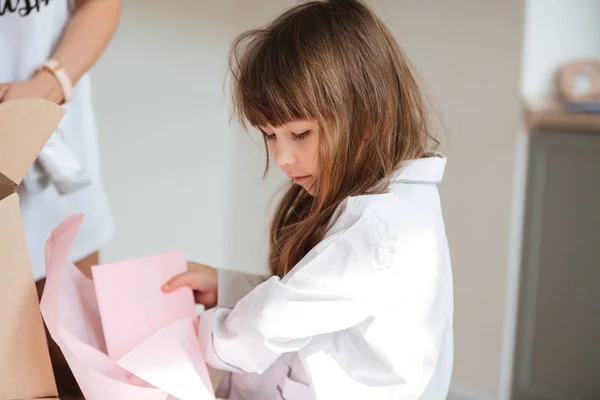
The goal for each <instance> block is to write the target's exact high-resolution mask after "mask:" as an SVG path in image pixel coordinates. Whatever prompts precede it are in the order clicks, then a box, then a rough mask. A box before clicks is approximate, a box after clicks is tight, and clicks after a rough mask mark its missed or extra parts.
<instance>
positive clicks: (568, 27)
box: [521, 0, 600, 97]
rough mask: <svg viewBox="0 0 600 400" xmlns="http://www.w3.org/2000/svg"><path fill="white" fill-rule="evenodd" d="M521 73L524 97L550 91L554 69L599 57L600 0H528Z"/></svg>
mask: <svg viewBox="0 0 600 400" xmlns="http://www.w3.org/2000/svg"><path fill="white" fill-rule="evenodd" d="M526 16H527V23H526V25H525V42H524V51H523V76H522V84H521V91H522V93H523V94H524V95H525V96H526V97H537V96H541V95H544V94H548V93H552V92H553V75H554V71H555V69H556V68H558V67H559V66H560V65H561V64H563V63H565V62H567V61H570V60H571V59H586V58H593V59H598V58H600V0H569V1H565V0H528V1H527V9H526Z"/></svg>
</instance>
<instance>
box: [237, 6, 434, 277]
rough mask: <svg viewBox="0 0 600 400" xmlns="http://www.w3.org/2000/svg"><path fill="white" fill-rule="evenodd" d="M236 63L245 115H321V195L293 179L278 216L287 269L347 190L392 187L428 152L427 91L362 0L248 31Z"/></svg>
mask: <svg viewBox="0 0 600 400" xmlns="http://www.w3.org/2000/svg"><path fill="white" fill-rule="evenodd" d="M230 67H231V72H232V84H233V86H232V89H233V93H232V95H233V104H234V112H235V115H236V116H237V117H238V118H239V119H240V121H241V122H242V123H243V124H244V123H245V121H247V122H249V123H250V124H251V125H253V126H266V125H268V124H271V125H273V126H280V125H283V124H285V123H287V122H290V121H293V120H298V119H311V120H316V121H317V122H318V124H319V175H318V179H317V183H316V185H317V188H316V192H315V196H314V197H313V196H311V195H310V194H309V193H307V192H306V190H304V189H303V188H302V187H300V186H297V185H292V186H291V187H289V189H288V190H287V192H286V193H285V194H284V196H283V198H282V199H281V202H280V203H279V206H278V208H277V211H276V213H275V217H274V219H273V222H272V225H271V233H270V245H271V247H270V255H269V267H270V269H271V272H272V273H273V274H274V275H278V276H280V277H283V276H284V275H285V274H287V273H288V272H289V271H290V270H291V269H292V268H293V267H294V265H296V263H298V261H300V260H301V259H302V258H303V257H304V256H305V255H306V253H308V251H309V250H310V249H311V248H313V247H314V246H315V245H316V244H317V243H318V242H319V241H320V240H322V238H323V236H324V234H325V233H326V231H327V229H328V227H329V224H330V222H331V221H330V220H331V217H332V215H333V212H334V211H335V209H336V208H337V207H338V205H340V203H341V202H342V201H343V200H344V199H346V198H347V197H349V196H357V195H362V194H374V193H382V192H385V191H386V189H387V186H388V185H389V178H390V176H391V174H392V173H393V171H394V170H395V169H396V168H398V167H399V166H400V164H401V163H402V162H404V161H407V160H410V159H416V158H420V157H422V156H423V155H424V154H425V152H426V149H427V146H428V145H429V144H430V141H429V139H430V134H429V128H428V119H427V115H426V110H425V107H424V101H423V97H422V95H421V92H420V90H419V87H418V84H417V81H416V79H415V77H414V75H413V73H412V71H411V68H410V66H409V63H408V61H407V59H406V57H405V55H404V53H403V52H402V50H401V49H400V47H399V46H398V44H397V43H396V40H395V39H394V37H393V35H392V33H391V32H390V31H389V30H388V29H387V28H386V27H385V25H384V24H383V22H382V21H381V20H380V19H379V18H378V17H377V16H376V15H375V13H374V12H373V11H371V10H370V9H369V8H368V7H367V6H366V5H365V4H364V3H362V2H361V1H358V0H345V1H328V2H327V1H311V2H308V3H305V4H301V5H298V6H295V7H293V8H291V9H289V10H287V11H286V12H284V13H283V14H282V15H281V16H279V17H278V18H277V19H275V20H274V21H273V22H271V23H270V24H268V25H267V26H265V27H263V28H260V29H255V30H251V31H248V32H245V33H243V34H242V35H241V36H239V37H238V38H237V39H236V40H235V42H234V44H233V46H232V48H231V52H230ZM265 146H266V142H265ZM268 167H269V157H268V155H267V165H266V170H267V169H268ZM266 170H265V172H266Z"/></svg>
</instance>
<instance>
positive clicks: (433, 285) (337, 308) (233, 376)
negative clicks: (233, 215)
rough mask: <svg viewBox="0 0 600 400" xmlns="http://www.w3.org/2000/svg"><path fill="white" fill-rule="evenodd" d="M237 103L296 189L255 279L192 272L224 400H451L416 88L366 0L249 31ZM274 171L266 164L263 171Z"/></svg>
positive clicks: (195, 267)
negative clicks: (264, 271) (264, 272)
mask: <svg viewBox="0 0 600 400" xmlns="http://www.w3.org/2000/svg"><path fill="white" fill-rule="evenodd" d="M231 55H232V56H231V68H232V72H233V74H232V78H233V100H234V105H235V110H236V111H237V115H238V116H239V117H240V119H241V120H242V121H247V122H248V123H249V124H251V125H252V126H254V127H256V128H258V129H260V131H262V134H263V135H264V139H265V143H266V144H267V146H268V151H269V152H270V153H271V155H272V157H273V159H274V160H275V162H276V164H277V166H279V167H280V168H281V169H282V170H283V171H284V172H285V173H286V174H287V175H288V176H289V177H290V179H291V181H292V183H291V185H290V187H289V189H288V190H287V192H286V193H285V195H284V196H283V199H282V200H281V202H280V204H279V207H278V209H277V212H276V213H275V217H274V219H273V223H272V226H271V234H270V243H271V247H270V257H269V267H270V270H271V274H272V276H271V277H269V278H261V277H258V276H251V275H247V274H241V273H233V272H228V271H222V270H219V271H218V272H217V271H216V270H215V269H213V268H210V267H208V266H205V265H201V264H196V263H190V264H189V271H188V272H187V273H184V274H182V275H179V276H177V277H175V278H174V279H173V280H171V281H170V282H168V283H167V284H166V285H165V287H164V290H165V291H167V292H170V291H174V290H176V289H178V288H179V287H181V286H189V287H191V288H192V289H194V290H195V291H196V298H197V301H198V302H199V303H202V304H204V305H205V306H207V307H208V308H211V307H214V306H216V308H212V309H211V310H209V311H206V312H204V313H203V314H201V316H200V323H199V329H198V332H199V340H200V341H201V343H202V345H203V347H204V348H205V357H206V360H207V362H208V363H209V364H210V365H211V366H212V367H214V368H217V369H222V370H227V371H230V372H231V373H230V374H228V375H227V376H226V377H225V379H224V381H223V383H222V384H221V386H220V387H219V388H218V390H217V396H218V397H221V398H224V399H229V400H241V399H245V400H246V399H250V400H253V399H256V400H275V399H277V400H281V399H285V400H300V399H318V400H350V399H360V400H384V399H432V400H441V399H445V398H446V395H447V392H448V387H449V382H450V376H451V372H452V360H453V338H452V314H453V294H452V272H451V268H450V256H449V251H448V244H447V239H446V234H445V227H444V221H443V217H442V211H441V208H440V199H439V195H438V190H437V187H436V185H437V184H438V183H439V182H440V181H441V179H442V175H443V173H444V166H445V163H446V160H445V158H443V157H442V156H441V155H439V154H435V153H429V152H428V146H429V145H430V144H432V142H434V141H432V140H431V138H430V130H429V127H428V124H427V115H426V110H425V108H424V104H423V99H422V96H421V92H420V90H419V87H418V85H417V82H416V80H415V77H414V76H413V74H412V72H411V70H410V68H409V66H408V61H407V59H406V57H405V56H404V54H403V53H402V50H401V49H400V47H399V46H398V44H397V43H396V41H395V39H394V37H393V35H392V34H391V33H390V31H389V30H388V29H387V28H386V27H385V26H384V24H383V23H382V21H381V20H380V19H379V18H378V17H377V16H376V15H375V14H374V13H373V11H371V10H370V9H369V8H368V7H367V6H366V5H364V4H363V3H362V2H360V1H358V0H346V1H328V2H327V1H312V2H309V3H306V4H302V5H298V6H295V7H293V8H291V9H290V10H288V11H286V12H285V13H284V14H283V15H281V16H280V17H278V18H277V19H275V20H274V21H273V22H272V23H270V24H269V25H267V26H266V27H264V28H261V29H256V30H252V31H249V32H246V33H244V34H243V35H242V36H241V37H239V38H238V39H237V40H236V42H235V43H234V46H233V48H232V52H231ZM267 166H268V165H267Z"/></svg>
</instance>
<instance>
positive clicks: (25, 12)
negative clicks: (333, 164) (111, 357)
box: [0, 0, 114, 280]
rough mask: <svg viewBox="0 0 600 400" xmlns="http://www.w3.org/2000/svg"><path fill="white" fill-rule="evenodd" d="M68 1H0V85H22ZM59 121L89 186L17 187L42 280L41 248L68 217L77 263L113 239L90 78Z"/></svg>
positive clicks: (42, 56)
mask: <svg viewBox="0 0 600 400" xmlns="http://www.w3.org/2000/svg"><path fill="white" fill-rule="evenodd" d="M69 17H70V10H69V1H68V0H52V1H14V0H13V1H1V0H0V83H7V82H16V81H24V80H27V79H29V77H30V76H31V75H32V74H33V73H34V71H35V70H36V69H37V68H39V67H40V65H42V64H43V63H44V61H46V60H47V59H48V58H49V57H50V56H51V54H52V52H53V51H54V49H55V48H56V45H57V44H58V41H59V39H60V38H61V36H62V34H63V31H64V28H65V26H66V24H67V23H68V21H69ZM64 107H65V108H66V110H67V113H66V114H65V116H64V118H63V119H62V121H61V122H60V125H59V132H60V134H61V136H62V138H63V140H64V143H65V144H66V145H67V146H68V147H69V149H70V150H71V151H72V152H73V153H75V155H76V156H77V159H78V160H79V161H81V162H82V163H83V164H84V166H85V168H86V171H87V172H88V173H89V175H90V176H91V178H92V184H91V185H89V186H87V187H85V188H84V189H81V190H79V191H77V192H75V193H73V194H71V195H68V196H61V195H59V194H58V193H57V191H56V189H55V188H54V186H50V187H48V188H47V189H46V190H44V191H43V192H42V193H39V194H35V195H33V194H31V193H29V192H27V190H26V188H25V187H23V186H20V187H19V195H20V199H21V214H22V217H23V224H24V227H25V236H26V238H27V247H28V248H29V254H30V258H31V264H32V267H33V274H34V276H35V279H36V280H37V279H40V278H43V277H44V276H45V263H44V246H45V243H46V240H48V238H49V237H50V233H51V232H52V230H53V229H54V228H55V227H56V226H57V225H58V224H60V223H61V222H62V221H63V220H64V219H65V218H66V217H68V216H69V215H72V214H79V213H83V214H85V220H84V222H83V225H82V229H81V231H80V232H79V234H78V235H77V238H76V239H75V243H74V245H73V248H72V250H71V254H70V258H71V260H73V261H77V260H79V259H81V258H83V257H85V256H87V255H89V254H90V253H92V252H94V251H96V250H98V249H100V248H101V247H103V246H104V245H105V244H106V243H107V242H108V240H109V239H110V238H111V237H112V235H113V230H114V227H113V221H112V217H111V213H110V210H109V206H108V201H107V199H106V195H105V193H104V189H103V187H102V184H101V181H100V167H99V159H98V144H97V133H96V121H95V118H94V110H93V105H92V94H91V84H90V77H89V76H88V75H84V76H83V77H82V78H81V79H80V80H79V82H78V83H77V85H76V86H75V88H74V90H73V99H72V100H71V101H70V102H69V103H68V104H66V105H65V106H64Z"/></svg>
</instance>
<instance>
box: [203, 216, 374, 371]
mask: <svg viewBox="0 0 600 400" xmlns="http://www.w3.org/2000/svg"><path fill="white" fill-rule="evenodd" d="M385 241H386V235H385V232H384V229H383V228H382V226H381V222H380V220H379V219H378V218H377V217H376V216H375V215H373V214H371V213H369V212H367V213H365V214H363V215H362V216H359V217H357V216H356V215H353V214H351V213H348V215H342V216H341V217H340V218H339V219H338V221H336V223H335V225H334V226H333V227H332V229H330V231H329V233H328V236H327V237H326V238H325V239H324V240H323V241H322V242H321V243H319V244H318V245H317V246H316V247H315V248H313V249H312V250H311V251H310V252H309V253H308V254H307V255H306V256H305V257H304V258H303V259H302V260H301V261H300V262H299V263H298V264H297V265H296V266H295V267H294V269H293V270H292V271H290V273H288V275H286V276H285V277H284V278H283V279H279V278H278V277H271V278H269V279H268V280H266V281H265V282H263V283H262V284H260V285H258V286H257V287H256V288H255V289H254V290H252V291H250V292H249V293H248V294H247V295H246V296H245V297H244V298H242V299H241V300H240V301H239V302H238V303H237V305H236V306H235V307H234V308H233V309H225V308H217V309H213V310H210V311H207V312H205V313H203V314H201V316H200V324H199V330H198V332H199V340H200V343H201V344H202V346H203V348H204V353H205V357H206V361H207V362H208V363H209V364H210V365H211V366H213V367H214V368H218V369H224V370H229V371H245V372H254V373H262V372H263V371H264V370H266V369H267V368H268V367H269V366H270V365H271V364H272V363H273V362H274V361H275V360H276V359H277V358H278V357H279V356H280V355H281V354H283V353H287V352H293V351H298V350H300V349H302V348H303V347H305V346H306V345H307V344H308V343H310V341H311V340H312V339H313V337H315V336H317V335H320V334H326V333H330V332H335V331H339V330H344V329H347V328H349V327H352V326H355V325H357V324H359V323H361V322H362V321H364V320H365V319H366V318H368V316H369V315H370V314H371V313H372V306H371V304H370V302H371V300H370V297H369V296H367V295H366V293H365V291H364V290H363V288H364V287H365V285H368V282H369V280H372V279H373V273H374V270H376V269H377V267H376V264H377V262H378V257H377V252H378V250H379V248H380V246H381V244H382V243H384V242H385Z"/></svg>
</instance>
